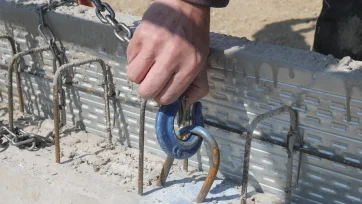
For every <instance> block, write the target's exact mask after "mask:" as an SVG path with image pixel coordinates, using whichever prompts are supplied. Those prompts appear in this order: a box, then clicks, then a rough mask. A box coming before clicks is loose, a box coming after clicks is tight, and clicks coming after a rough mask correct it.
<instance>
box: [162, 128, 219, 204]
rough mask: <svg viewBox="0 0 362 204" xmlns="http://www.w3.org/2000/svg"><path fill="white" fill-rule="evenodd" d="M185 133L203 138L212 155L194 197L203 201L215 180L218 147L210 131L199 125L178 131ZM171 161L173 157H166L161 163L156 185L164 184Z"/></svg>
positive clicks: (217, 167) (199, 201) (181, 134)
mask: <svg viewBox="0 0 362 204" xmlns="http://www.w3.org/2000/svg"><path fill="white" fill-rule="evenodd" d="M185 134H193V135H197V136H199V137H201V138H203V140H205V142H206V143H205V145H206V149H207V150H208V151H209V155H212V158H210V170H209V173H208V175H207V178H206V180H205V182H204V184H203V186H202V188H201V190H200V192H199V194H198V195H197V198H196V202H198V203H203V202H204V201H205V198H206V196H207V194H208V193H209V191H210V188H211V186H212V184H213V182H214V180H215V177H216V174H217V172H218V170H219V164H220V152H219V147H218V145H217V143H216V140H215V139H214V137H213V136H212V135H211V134H210V132H209V131H207V130H206V129H205V128H203V127H201V126H195V125H191V126H186V127H184V128H181V130H180V131H179V133H178V136H180V137H183V136H184V135H185ZM173 161H174V158H172V157H167V159H166V161H165V163H164V165H163V168H162V171H161V174H160V177H159V179H158V181H157V184H156V186H164V185H165V182H166V179H167V176H168V174H169V172H170V169H171V166H172V163H173Z"/></svg>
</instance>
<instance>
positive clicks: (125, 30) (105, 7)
mask: <svg viewBox="0 0 362 204" xmlns="http://www.w3.org/2000/svg"><path fill="white" fill-rule="evenodd" d="M91 1H92V2H93V4H94V5H95V6H96V15H97V17H98V18H99V20H100V21H101V22H102V23H104V24H109V25H110V26H112V28H113V30H114V35H115V36H116V37H117V38H118V39H119V40H120V41H121V42H125V43H129V41H130V40H131V38H132V31H131V29H130V28H129V27H128V26H127V25H126V24H124V23H120V22H118V21H117V20H116V18H115V17H116V14H115V12H114V10H113V9H112V7H111V6H110V5H109V4H107V3H104V2H102V1H101V0H91ZM102 12H108V14H106V15H103V14H102Z"/></svg>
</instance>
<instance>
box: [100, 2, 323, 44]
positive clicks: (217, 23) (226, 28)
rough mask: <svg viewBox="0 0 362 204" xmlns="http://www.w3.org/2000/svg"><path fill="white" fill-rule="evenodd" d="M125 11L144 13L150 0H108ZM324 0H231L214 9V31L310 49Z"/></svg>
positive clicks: (113, 5) (212, 29) (135, 13)
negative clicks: (225, 4)
mask: <svg viewBox="0 0 362 204" xmlns="http://www.w3.org/2000/svg"><path fill="white" fill-rule="evenodd" d="M106 1H107V2H109V3H110V4H111V6H112V7H113V8H114V9H115V10H117V11H119V12H122V13H126V14H130V15H135V16H142V14H143V12H144V11H145V10H146V9H147V7H148V6H149V4H150V3H151V0H106ZM321 8H322V0H303V1H300V0H230V4H229V6H228V7H227V8H223V9H212V11H211V31H213V32H218V33H224V34H228V35H233V36H238V37H247V38H248V39H251V40H257V41H261V42H265V43H269V44H276V45H283V46H289V47H293V48H299V49H305V50H308V49H310V47H311V45H312V44H313V39H314V30H315V24H316V19H317V17H318V15H319V13H320V10H321Z"/></svg>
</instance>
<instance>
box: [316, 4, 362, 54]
mask: <svg viewBox="0 0 362 204" xmlns="http://www.w3.org/2000/svg"><path fill="white" fill-rule="evenodd" d="M323 1H324V2H323V9H322V11H321V14H320V16H319V18H318V21H317V26H316V31H315V38H314V45H313V50H314V51H316V52H319V53H322V54H325V55H328V54H332V55H333V56H334V57H336V58H343V57H345V56H350V57H351V58H352V59H354V60H360V61H362V0H323Z"/></svg>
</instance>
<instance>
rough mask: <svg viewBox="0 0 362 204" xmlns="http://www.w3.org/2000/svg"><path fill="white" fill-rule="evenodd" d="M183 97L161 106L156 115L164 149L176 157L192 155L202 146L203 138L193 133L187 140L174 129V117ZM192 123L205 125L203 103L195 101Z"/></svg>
mask: <svg viewBox="0 0 362 204" xmlns="http://www.w3.org/2000/svg"><path fill="white" fill-rule="evenodd" d="M181 103H182V102H181V99H178V100H177V101H175V102H174V103H172V104H170V105H166V106H161V107H160V109H159V110H158V112H157V116H156V123H155V124H156V137H157V140H158V143H159V144H160V146H161V148H162V150H163V151H164V152H165V153H166V154H167V155H168V156H170V157H172V158H174V159H187V158H190V157H192V156H193V155H194V154H195V153H196V152H197V151H198V150H199V149H200V147H201V144H202V138H201V137H198V136H196V135H191V136H190V137H189V138H188V139H187V140H181V139H179V138H178V137H177V135H176V133H175V130H174V119H175V117H176V114H177V111H178V109H179V107H180V105H181ZM191 119H192V125H195V126H201V127H204V123H203V118H202V105H201V103H200V102H196V103H194V105H193V107H192V113H191Z"/></svg>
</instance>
